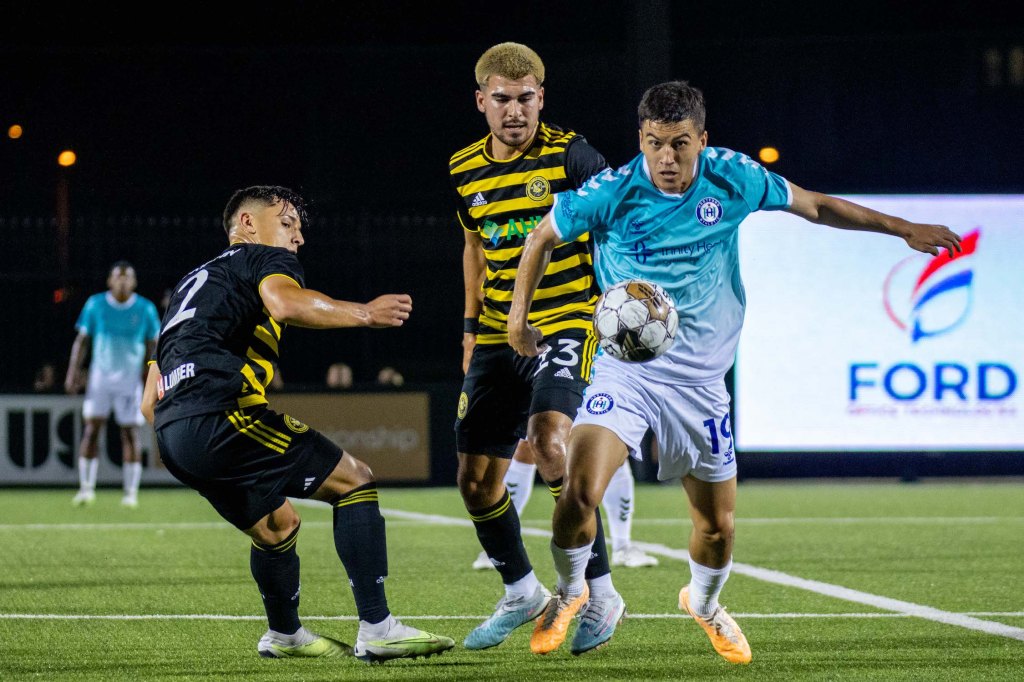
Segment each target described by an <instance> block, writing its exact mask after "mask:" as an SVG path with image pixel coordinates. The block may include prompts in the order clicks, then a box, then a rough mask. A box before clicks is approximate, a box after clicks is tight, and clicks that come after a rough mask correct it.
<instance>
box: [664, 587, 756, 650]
mask: <svg viewBox="0 0 1024 682" xmlns="http://www.w3.org/2000/svg"><path fill="white" fill-rule="evenodd" d="M679 608H680V609H682V610H683V611H686V612H687V613H688V614H690V615H691V616H693V619H694V620H695V621H697V624H698V625H700V626H701V627H702V628H704V632H706V633H707V635H708V638H709V639H710V640H711V644H712V646H714V647H715V651H717V652H718V654H719V655H720V656H721V657H722V658H724V659H725V660H727V661H729V662H730V663H750V645H749V644H747V638H746V637H744V636H743V631H742V630H740V626H739V625H737V624H736V621H734V620H733V619H732V616H730V615H729V614H728V613H726V612H725V608H724V607H722V606H719V607H718V608H716V609H715V612H714V613H712V614H711V615H710V616H708V617H707V618H705V617H704V616H700V615H697V614H696V613H694V612H693V610H692V609H691V608H690V586H689V585H687V586H686V587H684V588H683V589H681V590H679Z"/></svg>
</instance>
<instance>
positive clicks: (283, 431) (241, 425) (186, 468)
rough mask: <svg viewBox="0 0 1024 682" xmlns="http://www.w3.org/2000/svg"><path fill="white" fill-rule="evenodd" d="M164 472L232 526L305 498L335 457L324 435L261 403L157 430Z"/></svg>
mask: <svg viewBox="0 0 1024 682" xmlns="http://www.w3.org/2000/svg"><path fill="white" fill-rule="evenodd" d="M156 438H157V444H158V445H159V447H160V456H161V457H162V458H163V461H164V464H165V466H166V467H167V470H168V471H170V472H171V474H173V475H174V477H175V478H177V479H178V480H179V481H181V482H182V483H184V484H185V485H187V486H189V487H190V488H193V489H194V490H196V491H198V492H199V494H200V495H202V496H203V497H205V498H206V499H207V500H209V502H210V504H212V505H213V508H214V509H216V510H217V512H218V513H219V514H220V515H221V516H223V517H224V518H225V519H227V520H228V521H230V522H231V523H232V524H233V525H234V526H235V527H237V528H238V529H240V530H246V529H248V528H251V527H252V526H254V525H255V524H256V522H257V521H259V520H260V519H262V518H263V517H264V516H266V515H267V514H269V513H270V512H272V511H274V510H275V509H277V508H278V507H280V506H281V505H282V504H284V502H285V499H286V498H287V497H309V496H310V495H312V494H313V493H314V492H316V491H317V489H318V488H319V487H320V486H321V484H323V482H324V481H325V480H326V479H327V477H328V476H330V474H331V472H332V471H334V468H335V467H336V466H337V465H338V462H339V461H340V460H341V456H342V450H341V448H339V447H338V446H337V445H335V444H334V443H333V442H331V441H330V440H328V439H327V438H326V437H325V436H324V435H322V434H320V433H319V432H317V431H314V430H313V429H311V428H309V426H308V425H306V424H303V423H302V422H300V421H299V420H297V419H295V418H293V417H290V416H288V415H286V414H279V413H277V412H274V411H272V410H268V409H267V408H266V407H265V406H262V407H257V408H250V409H246V410H238V411H233V412H218V413H213V414H201V415H197V416H194V417H185V418H183V419H178V420H175V421H173V422H170V423H169V424H165V425H163V426H161V427H160V428H159V429H157V432H156Z"/></svg>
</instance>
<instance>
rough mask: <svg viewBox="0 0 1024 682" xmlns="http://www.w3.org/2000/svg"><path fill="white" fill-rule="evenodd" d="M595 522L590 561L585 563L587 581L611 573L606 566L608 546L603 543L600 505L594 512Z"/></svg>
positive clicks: (607, 565) (609, 568)
mask: <svg viewBox="0 0 1024 682" xmlns="http://www.w3.org/2000/svg"><path fill="white" fill-rule="evenodd" d="M594 516H595V517H596V518H595V520H596V522H597V534H596V535H594V546H593V547H592V548H591V549H590V561H588V562H587V570H586V572H585V573H584V575H585V576H586V578H587V580H593V579H594V578H600V577H601V576H602V575H608V574H609V573H611V572H612V569H611V566H609V564H608V545H607V544H605V541H604V523H603V522H602V520H601V505H597V508H596V509H595V510H594Z"/></svg>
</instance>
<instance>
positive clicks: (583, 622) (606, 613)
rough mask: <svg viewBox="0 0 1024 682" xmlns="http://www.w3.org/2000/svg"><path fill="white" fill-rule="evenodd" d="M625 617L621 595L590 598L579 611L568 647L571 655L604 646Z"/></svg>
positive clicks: (624, 603) (577, 654)
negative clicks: (578, 621)
mask: <svg viewBox="0 0 1024 682" xmlns="http://www.w3.org/2000/svg"><path fill="white" fill-rule="evenodd" d="M625 615H626V602H624V601H623V600H622V595H620V594H618V593H615V594H614V595H611V596H604V595H602V596H600V597H595V596H591V597H590V601H588V602H587V604H586V606H584V607H583V609H582V610H581V611H580V624H579V627H577V628H576V635H575V636H574V637H573V638H572V646H571V647H570V651H571V652H572V654H573V655H574V656H579V655H580V654H584V653H586V652H588V651H590V650H591V649H597V648H599V647H601V646H603V645H604V644H606V643H607V642H608V640H610V639H611V638H612V635H614V634H615V627H616V626H617V625H618V624H619V621H621V620H622V618H623V617H624V616H625Z"/></svg>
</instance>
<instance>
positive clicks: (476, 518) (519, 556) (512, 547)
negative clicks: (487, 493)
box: [468, 489, 533, 585]
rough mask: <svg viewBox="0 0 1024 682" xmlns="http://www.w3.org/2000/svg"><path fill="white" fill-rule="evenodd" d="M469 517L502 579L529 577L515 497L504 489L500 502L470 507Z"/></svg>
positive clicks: (506, 580)
mask: <svg viewBox="0 0 1024 682" xmlns="http://www.w3.org/2000/svg"><path fill="white" fill-rule="evenodd" d="M468 511H469V518H471V519H472V520H473V525H474V526H475V527H476V536H477V538H479V539H480V546H481V547H483V548H484V551H485V552H487V556H488V557H489V558H490V559H491V563H493V564H494V567H495V568H497V569H498V573H500V574H501V582H503V583H505V584H506V585H510V584H512V583H514V582H516V581H517V580H521V579H522V578H524V577H526V576H527V575H528V574H529V573H530V572H531V571H532V570H533V566H531V565H530V559H529V557H527V556H526V547H525V546H524V545H523V538H522V535H520V527H519V514H518V513H516V506H515V505H514V504H512V497H511V496H510V495H509V494H508V490H507V489H506V490H505V493H504V495H502V496H501V499H500V500H498V502H497V503H495V504H492V505H491V506H489V507H484V508H483V509H470V510H468Z"/></svg>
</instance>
